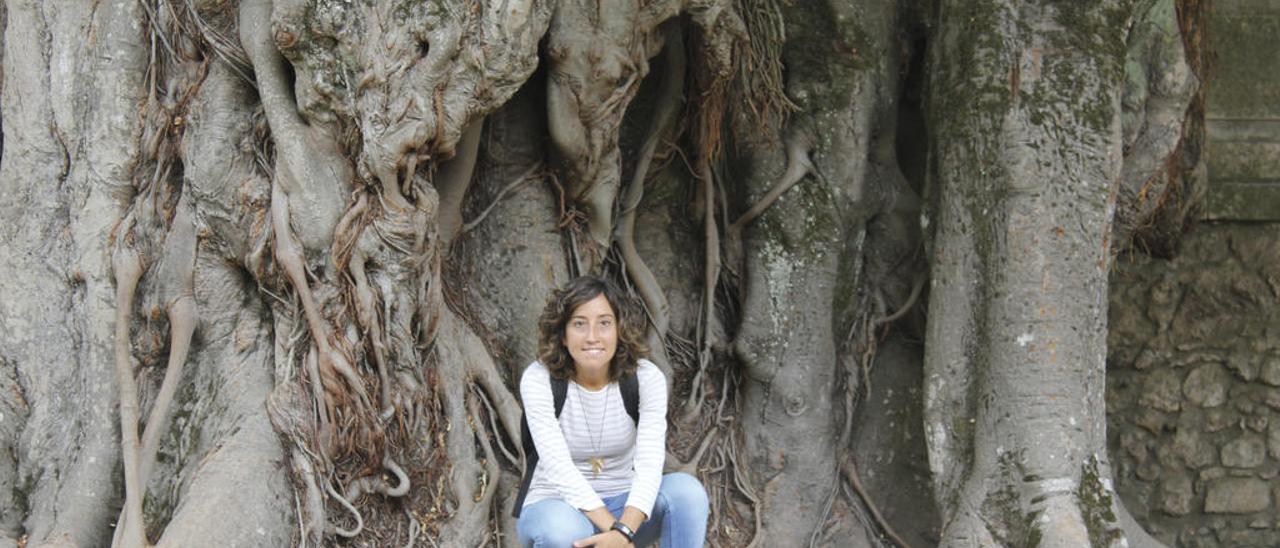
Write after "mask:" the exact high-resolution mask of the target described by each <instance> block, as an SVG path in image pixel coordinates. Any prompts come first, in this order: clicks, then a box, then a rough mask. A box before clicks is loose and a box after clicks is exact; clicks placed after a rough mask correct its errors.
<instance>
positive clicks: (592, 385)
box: [573, 371, 609, 391]
mask: <svg viewBox="0 0 1280 548" xmlns="http://www.w3.org/2000/svg"><path fill="white" fill-rule="evenodd" d="M573 382H576V383H578V386H581V387H583V388H586V389H587V390H591V391H595V390H600V389H601V388H604V387H605V386H608V385H609V373H608V372H607V371H601V372H598V373H597V372H592V373H588V372H584V371H577V372H575V373H574V375H573Z"/></svg>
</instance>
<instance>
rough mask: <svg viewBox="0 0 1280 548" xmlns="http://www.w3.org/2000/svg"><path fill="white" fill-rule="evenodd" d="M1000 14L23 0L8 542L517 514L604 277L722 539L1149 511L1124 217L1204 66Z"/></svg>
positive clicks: (342, 531)
mask: <svg viewBox="0 0 1280 548" xmlns="http://www.w3.org/2000/svg"><path fill="white" fill-rule="evenodd" d="M64 4H65V5H64ZM1023 4H1025V3H1014V2H1004V1H997V0H982V1H980V2H977V3H974V2H953V1H950V0H947V1H942V2H941V3H940V4H939V5H938V6H934V5H933V3H932V2H924V1H921V2H909V3H899V2H891V1H888V0H874V1H858V2H854V1H836V0H828V1H822V2H817V1H815V2H808V1H806V2H784V1H781V0H656V1H648V2H612V1H611V2H604V3H601V2H589V1H581V0H555V1H551V2H534V1H530V0H523V1H506V2H497V1H490V0H481V1H478V2H477V1H472V0H450V1H447V2H435V1H432V2H391V1H382V0H376V1H374V0H371V1H363V2H346V1H339V0H318V1H302V0H242V1H239V2H220V1H212V0H197V1H190V2H168V1H159V0H145V1H141V2H137V1H121V0H111V1H106V0H104V1H100V2H96V3H95V2H68V3H61V2H44V3H41V2H33V1H29V0H10V1H9V2H7V3H6V5H5V6H4V11H3V17H0V21H3V24H4V26H5V39H4V48H3V57H0V59H2V60H3V65H4V68H6V69H7V70H4V71H3V97H2V98H0V100H2V102H3V104H2V105H0V106H2V112H0V114H2V121H3V135H4V137H5V138H4V140H3V150H2V152H3V156H2V157H0V194H2V195H3V198H4V199H3V200H0V208H3V210H2V212H3V217H4V219H6V220H7V222H6V223H5V224H4V226H3V227H2V228H0V265H2V266H0V268H2V269H3V271H2V272H3V276H0V322H2V325H3V326H4V329H0V546H7V545H14V544H21V543H25V545H26V546H104V545H117V546H128V547H134V546H146V545H151V544H157V545H164V546H189V545H203V544H217V545H223V544H226V545H271V546H280V545H303V546H312V545H332V544H339V545H365V544H370V545H417V546H427V545H449V546H453V545H460V546H473V545H488V544H495V545H497V544H501V545H503V546H514V545H515V542H516V541H515V539H516V533H515V530H514V525H515V523H514V520H512V519H511V518H510V517H509V515H510V510H511V508H510V505H511V504H512V503H513V501H512V498H513V496H512V495H513V491H514V490H515V484H516V482H517V481H518V478H519V475H520V473H521V471H522V468H521V466H522V464H521V463H522V455H521V454H520V448H519V441H518V437H519V436H518V430H519V428H518V426H519V415H520V408H519V403H518V401H517V400H516V398H515V396H514V393H515V391H514V390H513V388H514V387H515V386H516V383H517V382H518V380H519V375H520V372H521V371H522V370H523V368H524V366H525V365H527V364H528V363H529V362H530V361H531V360H532V359H534V357H535V355H536V350H537V349H536V346H537V318H538V315H539V314H540V312H541V310H542V307H543V305H544V303H545V300H546V298H547V296H548V295H549V294H550V291H551V289H552V288H554V287H557V286H559V285H560V284H562V283H563V282H565V281H566V280H567V279H569V278H570V277H571V276H574V275H577V274H582V273H589V272H590V273H596V274H601V275H605V276H608V277H611V278H613V279H615V280H617V281H618V282H620V283H621V284H622V285H623V286H624V287H626V288H627V289H628V291H629V292H630V293H631V294H632V295H634V296H635V298H636V299H638V300H639V301H640V302H642V303H643V304H644V307H645V310H646V313H647V318H648V319H649V321H650V328H651V329H650V334H649V343H650V346H651V347H652V348H651V350H652V356H653V359H654V360H655V361H656V362H658V363H659V365H660V366H661V367H662V368H663V369H664V371H666V372H667V375H668V381H669V383H670V388H671V392H672V398H671V401H672V407H671V409H670V412H669V416H670V419H671V423H672V428H670V429H669V433H670V434H669V440H668V449H669V450H668V459H667V464H668V466H667V467H668V469H671V470H684V471H688V472H691V473H694V474H696V475H698V476H699V477H700V478H701V479H702V480H703V482H704V483H705V485H706V486H707V489H708V492H709V494H710V495H711V501H712V517H711V528H710V530H709V531H708V539H709V540H710V541H711V543H712V544H713V545H719V546H740V545H747V544H749V543H752V542H753V541H754V544H755V545H756V546H803V545H813V546H818V545H839V546H849V545H867V546H884V545H888V544H890V543H898V544H905V542H904V541H902V539H903V538H906V539H911V540H912V542H913V543H919V542H931V541H934V540H937V537H936V533H935V531H936V530H938V529H939V528H940V527H939V526H940V525H945V527H944V528H942V530H943V533H942V541H943V543H944V544H961V545H966V544H983V545H994V544H1005V545H1026V544H1030V543H1032V542H1033V541H1035V540H1037V539H1039V541H1040V542H1041V544H1042V545H1082V544H1087V543H1092V544H1095V545H1104V544H1108V543H1113V542H1119V541H1120V539H1123V538H1127V539H1128V541H1129V542H1130V544H1135V543H1137V544H1141V543H1142V542H1144V541H1145V540H1146V537H1145V536H1144V535H1143V534H1142V533H1141V532H1140V529H1137V528H1136V525H1133V524H1132V523H1129V522H1127V521H1125V520H1126V519H1127V514H1126V513H1125V512H1124V510H1123V508H1122V507H1121V506H1120V505H1119V502H1118V501H1117V499H1116V498H1115V496H1114V495H1113V493H1112V491H1111V488H1110V472H1109V470H1108V466H1107V462H1108V460H1107V456H1106V454H1105V445H1104V432H1103V426H1102V425H1103V420H1104V415H1103V412H1102V410H1101V409H1102V401H1101V390H1102V384H1103V382H1102V381H1103V369H1102V359H1103V356H1104V355H1105V352H1104V350H1105V346H1104V344H1105V339H1104V336H1105V329H1106V325H1105V318H1106V315H1105V314H1106V310H1105V306H1104V303H1105V302H1106V301H1105V298H1106V272H1107V269H1108V267H1109V265H1108V261H1109V257H1110V249H1111V247H1113V244H1111V243H1110V240H1109V237H1110V236H1111V235H1112V234H1113V232H1112V229H1111V228H1110V227H1111V225H1112V224H1113V221H1114V223H1115V224H1119V223H1120V222H1121V221H1124V220H1126V219H1129V218H1131V217H1132V216H1138V217H1142V218H1147V217H1149V216H1151V215H1156V214H1158V213H1160V211H1159V210H1160V204H1159V203H1155V204H1153V203H1149V202H1148V201H1144V200H1157V201H1158V200H1159V199H1158V196H1157V195H1161V194H1163V193H1166V192H1178V191H1180V190H1179V187H1178V185H1177V184H1173V183H1169V184H1167V185H1164V186H1161V185H1157V184H1155V183H1149V182H1148V181H1149V180H1150V179H1151V177H1150V172H1152V171H1153V170H1159V169H1164V168H1163V167H1162V166H1166V165H1168V162H1165V161H1163V160H1164V159H1167V158H1168V157H1170V155H1175V154H1177V153H1178V152H1177V151H1178V150H1179V147H1180V146H1181V143H1182V140H1183V139H1185V138H1186V133H1187V127H1190V126H1188V125H1187V122H1186V114H1185V112H1186V111H1185V108H1183V107H1182V105H1184V104H1185V102H1186V101H1187V100H1188V99H1187V98H1188V97H1189V96H1190V95H1189V94H1190V93H1191V91H1192V90H1194V88H1195V82H1194V77H1192V76H1191V75H1190V73H1189V72H1188V70H1186V69H1187V67H1186V65H1185V62H1184V61H1183V60H1182V56H1180V55H1179V54H1178V53H1179V51H1180V50H1177V48H1176V47H1175V46H1176V45H1177V40H1176V38H1177V30H1176V28H1177V27H1176V25H1171V24H1170V22H1169V18H1170V17H1172V16H1173V12H1172V9H1171V8H1170V6H1171V5H1172V4H1171V2H1165V1H1163V0H1160V1H1157V0H1145V1H1143V2H1140V3H1139V4H1140V5H1137V6H1134V5H1132V2H1122V1H1121V0H1113V1H1110V2H1105V3H1103V4H1100V5H1096V6H1095V5H1091V6H1088V7H1085V6H1078V7H1077V6H1074V5H1066V4H1063V3H1057V4H1052V5H1049V6H1041V5H1039V4H1035V5H1023ZM1059 4H1061V5H1059ZM935 7H936V8H937V9H936V10H935V9H934V8H935ZM935 11H936V14H935ZM927 14H935V15H927ZM1130 20H1134V21H1137V23H1135V24H1133V25H1120V24H1117V23H1116V22H1117V21H1130ZM1130 28H1132V29H1134V30H1133V31H1129V30H1128V29H1130ZM926 52H927V53H928V58H929V62H928V64H926V65H924V66H923V68H922V67H921V63H920V62H919V59H921V58H922V57H923V56H924V55H925V54H926ZM1126 59H1128V66H1129V67H1130V68H1132V67H1141V68H1144V69H1145V72H1144V74H1145V77H1144V78H1138V77H1136V76H1134V73H1133V72H1132V70H1130V71H1129V72H1126V70H1127V69H1126V64H1125V63H1126ZM1177 63H1183V64H1182V65H1178V64H1177ZM1165 73H1169V74H1175V76H1174V77H1170V78H1163V79H1162V78H1158V77H1156V76H1155V75H1157V74H1165ZM1177 75H1180V76H1177ZM922 80H923V81H924V82H925V83H924V84H923V86H922V84H921V83H920V82H921V81H922ZM922 87H923V92H924V93H925V100H924V103H925V104H927V108H926V109H925V110H926V111H927V117H926V119H925V121H926V123H925V124H923V125H921V124H919V122H918V121H913V120H914V119H913V118H912V114H911V113H912V112H913V110H912V109H913V108H915V105H917V104H919V103H920V102H921V100H920V98H919V96H918V95H919V94H920V93H921V91H922ZM1122 98H1123V100H1122ZM1179 130H1181V131H1179ZM926 143H927V146H926ZM926 149H927V156H928V157H927V159H926V158H925V156H926ZM926 161H927V163H928V165H929V170H928V175H927V179H928V189H929V190H928V191H927V193H929V194H930V195H931V198H930V199H929V200H927V201H928V204H929V207H930V208H931V209H930V210H929V212H928V213H927V214H926V215H925V216H924V220H925V221H926V226H925V227H924V229H923V230H921V227H920V226H918V219H920V218H921V215H920V207H921V206H920V204H921V203H922V202H924V201H925V200H921V198H920V196H919V194H920V193H921V188H920V187H921V182H920V181H919V180H918V179H922V178H926V177H924V176H923V175H920V174H921V173H923V172H924V171H925V170H924V168H923V165H924V163H925V162H926ZM1161 173H1164V172H1161ZM1165 175H1168V174H1167V173H1165ZM1121 179H1123V180H1124V181H1125V185H1126V186H1124V187H1122V188H1121V189H1120V190H1117V188H1118V187H1117V184H1118V183H1117V181H1120V180H1121ZM1161 181H1165V179H1161ZM1168 181H1172V179H1169V180H1168ZM1166 182H1167V181H1166ZM1162 184H1163V183H1162ZM1126 189H1127V190H1126ZM1135 189H1136V190H1135ZM1117 202H1119V203H1120V206H1119V209H1120V211H1121V214H1122V215H1124V216H1122V217H1121V218H1115V217H1113V215H1112V210H1113V209H1115V208H1116V207H1117V205H1116V204H1117ZM1161 203H1163V202H1161ZM1144 216H1146V217H1144ZM1129 226H1130V225H1125V227H1123V228H1117V229H1116V231H1115V234H1116V237H1119V238H1126V239H1127V238H1128V237H1129V236H1128V234H1129V233H1130V232H1131V231H1130V230H1129V229H1128V227H1129ZM922 232H923V233H924V234H926V235H928V234H930V233H932V240H931V243H930V245H931V246H932V247H931V251H930V253H929V254H928V258H927V259H926V258H924V254H922V253H921V251H920V250H921V246H922V245H923V244H922V242H921V233H922ZM926 262H929V263H931V265H930V267H929V269H928V270H929V272H928V273H926V272H925V263H926ZM929 275H932V277H933V278H932V281H931V283H926V282H928V281H929V280H928V276H929ZM926 302H927V303H928V322H927V328H926V327H923V326H922V325H921V323H922V322H923V320H924V315H923V313H922V310H923V309H924V307H923V306H922V304H923V303H926ZM926 329H927V336H926V341H925V348H924V349H923V350H921V348H920V345H919V344H918V341H917V340H915V339H916V338H918V337H917V335H918V334H919V333H920V332H922V331H925V330H926ZM879 349H886V350H885V351H884V352H880V350H879ZM922 353H923V354H924V355H925V358H924V362H925V367H924V375H923V377H924V386H923V389H924V400H925V401H924V410H923V414H924V415H925V421H924V423H925V424H924V426H925V429H926V431H927V436H925V435H924V433H923V432H920V431H919V429H920V426H921V425H920V421H918V420H915V419H908V418H907V417H914V416H919V415H920V414H921V411H920V410H919V409H910V408H908V407H906V406H909V405H914V403H913V402H915V401H916V398H918V396H914V395H906V396H904V395H903V393H912V392H918V390H919V389H920V388H921V387H920V386H918V385H913V383H919V380H918V379H919V378H920V377H921V373H920V371H921V369H920V366H921V364H920V357H919V356H920V355H921V354H922ZM873 368H878V370H877V371H872V369H873ZM873 381H874V382H873ZM882 381H883V382H882ZM868 401H871V402H872V404H871V405H867V402H868ZM890 438H892V439H894V440H897V441H895V442H894V443H895V444H897V443H900V444H901V445H895V446H894V449H892V450H889V451H882V450H881V448H879V447H877V446H876V445H877V444H878V443H879V441H878V440H883V439H890ZM922 438H924V439H927V442H928V464H929V467H930V468H931V470H932V472H933V474H934V478H935V484H934V489H933V492H932V493H923V492H918V491H919V490H918V489H914V488H911V489H908V488H905V487H901V486H896V485H894V481H896V480H895V479H893V478H915V477H917V476H921V475H922V474H921V473H920V470H922V469H923V465H922V464H921V463H920V462H912V459H911V458H910V457H909V455H915V454H918V453H920V452H922V451H923V449H922V448H921V447H920V445H921V444H920V442H919V440H921V439H922ZM912 440H914V441H912ZM898 447H900V448H901V451H902V452H901V453H894V451H897V450H898V449H897V448H898ZM895 454H897V455H898V456H897V457H895V456H894V455H895ZM885 455H887V456H888V458H883V459H882V458H881V457H882V456H885ZM860 477H861V478H863V479H868V481H861V480H860ZM920 481H921V482H923V480H920ZM935 507H936V508H937V509H938V513H940V514H941V519H942V522H943V523H942V524H939V523H935V522H934V521H935V517H937V516H935V513H934V511H933V510H932V509H933V508H935ZM229 523H233V524H236V526H235V527H227V526H226V524H229ZM23 539H25V540H23Z"/></svg>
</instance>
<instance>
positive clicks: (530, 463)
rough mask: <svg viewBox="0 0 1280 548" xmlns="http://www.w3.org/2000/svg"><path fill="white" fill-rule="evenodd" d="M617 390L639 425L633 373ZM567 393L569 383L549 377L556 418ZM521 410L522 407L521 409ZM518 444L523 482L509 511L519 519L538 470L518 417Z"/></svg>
mask: <svg viewBox="0 0 1280 548" xmlns="http://www.w3.org/2000/svg"><path fill="white" fill-rule="evenodd" d="M618 389H619V391H621V392H622V406H623V407H625V408H626V410H627V414H628V415H631V420H632V421H633V422H635V423H636V426H639V425H640V381H639V380H638V379H636V374H635V372H631V373H627V374H625V375H623V376H622V377H621V378H619V379H618ZM568 392H569V381H568V380H565V379H557V378H555V377H551V399H552V401H553V402H554V403H555V408H556V418H557V419H559V418H560V411H561V410H563V409H564V399H565V395H567V394H568ZM522 409H523V407H522ZM520 444H521V445H523V446H524V460H525V465H524V480H523V481H521V482H520V494H518V495H516V504H515V507H514V508H513V509H512V511H511V516H512V517H516V518H518V517H520V510H521V509H522V507H523V506H524V497H525V496H526V495H528V494H529V484H530V483H533V471H534V470H537V469H538V448H537V447H536V446H534V445H533V434H531V433H530V432H529V420H528V419H527V418H526V417H525V416H524V414H523V413H522V414H521V415H520Z"/></svg>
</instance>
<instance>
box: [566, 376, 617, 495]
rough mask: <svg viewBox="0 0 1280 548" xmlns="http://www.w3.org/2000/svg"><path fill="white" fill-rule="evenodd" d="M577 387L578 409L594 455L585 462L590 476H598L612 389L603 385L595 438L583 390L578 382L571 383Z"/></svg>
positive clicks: (602, 466) (602, 461) (602, 460)
mask: <svg viewBox="0 0 1280 548" xmlns="http://www.w3.org/2000/svg"><path fill="white" fill-rule="evenodd" d="M573 385H574V386H575V387H577V389H578V390H577V394H578V397H577V398H575V399H577V400H578V411H579V412H581V413H582V422H584V423H586V425H587V437H588V438H589V439H590V441H591V452H592V453H593V454H594V455H595V456H593V457H587V462H589V463H591V478H592V479H595V478H598V477H600V471H601V470H603V469H604V457H603V456H601V455H600V445H601V444H602V443H604V419H605V415H606V414H608V412H609V396H611V395H613V391H612V390H609V385H605V387H604V390H605V392H604V411H602V412H601V413H600V437H599V438H598V439H597V438H596V433H595V432H593V431H592V430H591V420H590V419H589V418H588V417H587V408H586V406H584V405H582V393H583V392H584V390H583V389H582V387H581V386H579V385H578V383H576V382H575V383H573Z"/></svg>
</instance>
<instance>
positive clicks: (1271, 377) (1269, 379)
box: [1259, 356, 1280, 386]
mask: <svg viewBox="0 0 1280 548" xmlns="http://www.w3.org/2000/svg"><path fill="white" fill-rule="evenodd" d="M1259 378H1261V379H1262V382H1265V383H1267V384H1269V385H1271V386H1280V358H1277V357H1276V356H1267V357H1266V358H1265V359H1264V360H1263V362H1262V370H1261V371H1260V372H1259Z"/></svg>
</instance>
